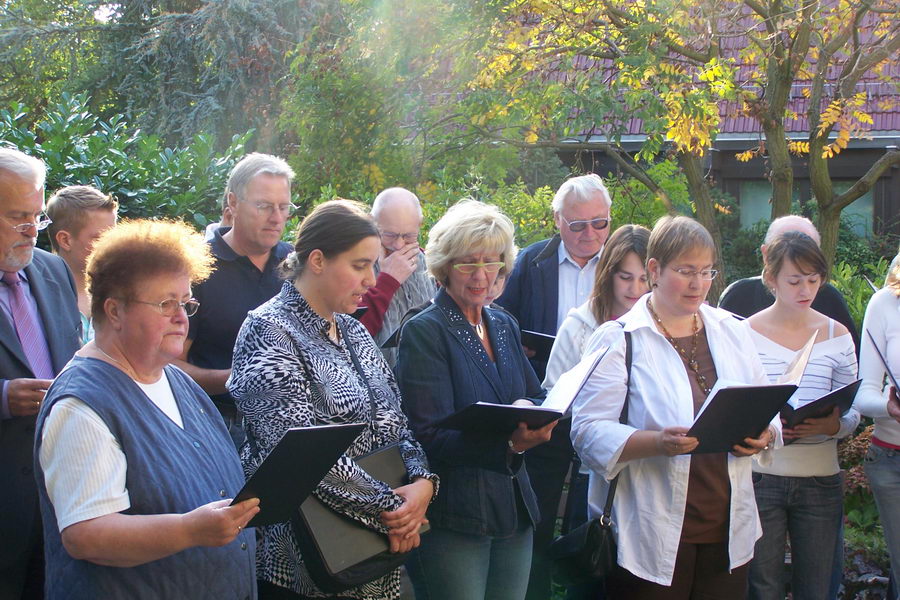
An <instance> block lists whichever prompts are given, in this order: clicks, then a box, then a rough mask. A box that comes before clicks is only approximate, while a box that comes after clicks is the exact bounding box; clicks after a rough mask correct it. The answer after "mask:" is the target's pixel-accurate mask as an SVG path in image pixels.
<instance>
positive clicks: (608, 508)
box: [561, 322, 631, 535]
mask: <svg viewBox="0 0 900 600" xmlns="http://www.w3.org/2000/svg"><path fill="white" fill-rule="evenodd" d="M620 325H622V326H623V327H624V326H625V325H624V324H623V323H621V322H620ZM625 372H626V373H627V382H628V383H627V384H626V388H625V405H624V406H623V407H622V414H621V415H619V423H625V422H627V421H628V396H629V395H630V394H631V332H630V331H626V332H625ZM580 468H581V459H579V458H578V455H577V454H576V455H575V458H574V459H573V460H572V472H571V474H570V476H569V494H568V496H567V497H566V507H565V509H564V510H563V526H562V530H561V533H562V535H565V534H567V533H569V531H570V530H571V527H572V519H573V518H574V515H573V514H572V511H573V510H574V509H573V507H572V504H573V502H572V493H571V490H572V483H573V482H574V481H575V478H576V477H577V476H578V472H579V469H580ZM618 481H619V476H618V475H616V477H615V478H614V479H613V480H612V481H611V482H610V484H609V492H608V493H607V495H606V505H605V506H604V508H603V520H604V522H605V523H608V522H609V518H610V514H611V512H612V503H613V497H614V496H615V495H616V484H617V482H618Z"/></svg>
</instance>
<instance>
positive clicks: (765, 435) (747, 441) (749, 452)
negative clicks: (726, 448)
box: [731, 425, 778, 456]
mask: <svg viewBox="0 0 900 600" xmlns="http://www.w3.org/2000/svg"><path fill="white" fill-rule="evenodd" d="M777 436H778V434H777V433H775V430H774V429H773V427H772V426H771V425H770V426H769V427H767V428H766V430H765V431H763V432H762V433H761V434H759V437H758V438H751V437H746V438H744V441H743V443H740V444H735V445H734V447H732V449H731V453H732V454H734V455H735V456H753V455H754V454H759V453H760V452H762V451H763V450H768V449H769V448H770V447H771V446H772V443H773V442H774V441H775V438H776V437H777Z"/></svg>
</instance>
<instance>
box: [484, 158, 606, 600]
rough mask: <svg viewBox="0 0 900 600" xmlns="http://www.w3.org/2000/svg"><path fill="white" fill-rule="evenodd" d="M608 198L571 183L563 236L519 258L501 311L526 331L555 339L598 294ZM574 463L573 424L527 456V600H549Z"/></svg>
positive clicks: (591, 180) (601, 189)
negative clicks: (552, 549)
mask: <svg viewBox="0 0 900 600" xmlns="http://www.w3.org/2000/svg"><path fill="white" fill-rule="evenodd" d="M611 204H612V200H611V199H610V196H609V192H608V191H607V189H606V186H605V185H603V180H602V179H600V177H599V176H598V175H594V174H590V175H582V176H580V177H572V178H571V179H569V180H567V181H566V182H564V183H563V184H562V185H561V186H560V188H559V190H557V192H556V195H555V196H554V197H553V220H554V222H555V223H556V227H557V229H558V230H559V233H558V234H557V235H554V236H553V237H552V238H550V239H548V240H542V241H540V242H536V243H534V244H532V245H530V246H528V247H527V248H525V249H524V250H522V252H521V253H519V256H518V258H517V259H516V265H515V268H514V269H513V271H512V274H510V276H509V280H508V282H507V284H506V291H505V292H504V293H503V295H502V296H500V298H499V299H498V300H497V304H499V305H500V306H502V307H503V308H505V309H506V310H508V311H509V312H511V313H512V314H513V315H514V316H515V317H516V318H517V319H518V320H519V325H520V326H521V328H522V330H523V331H536V332H538V333H544V334H549V335H556V332H557V330H558V329H559V326H560V325H562V322H563V321H564V320H565V318H566V315H568V314H569V311H570V310H572V309H576V308H578V307H579V306H581V305H582V304H584V302H586V301H587V299H588V297H589V296H590V294H591V291H592V289H593V286H594V273H595V270H596V267H597V262H598V260H599V258H600V251H601V250H602V249H603V244H605V243H606V238H607V237H608V235H609V230H610V219H609V211H610V207H611ZM525 350H526V353H527V354H529V355H530V356H532V358H531V364H532V366H534V370H535V372H536V373H537V375H538V378H539V379H541V380H543V379H544V375H545V372H546V369H547V362H546V360H547V357H546V356H544V357H539V356H535V355H534V351H533V350H531V349H529V348H527V347H526V349H525ZM571 460H572V444H571V442H570V441H569V427H568V423H561V424H560V426H558V427H557V428H556V429H555V430H554V432H553V438H552V440H551V441H550V442H549V443H547V444H543V445H542V446H538V447H537V448H535V449H534V450H532V451H530V452H529V453H528V456H526V459H525V465H526V467H527V468H528V473H529V476H530V477H531V481H532V484H533V487H534V491H535V493H536V494H537V497H538V505H539V507H540V509H541V522H540V523H539V524H538V526H537V528H536V529H535V532H534V558H533V561H532V571H531V580H530V581H529V584H528V598H529V599H538V598H540V599H543V598H549V597H550V565H549V563H548V561H547V558H546V551H547V547H548V546H549V544H550V541H551V540H552V537H553V528H554V525H555V523H556V519H555V516H556V511H557V507H558V505H559V499H560V495H561V494H562V486H563V481H564V480H565V476H566V472H567V470H568V467H569V464H570V462H571Z"/></svg>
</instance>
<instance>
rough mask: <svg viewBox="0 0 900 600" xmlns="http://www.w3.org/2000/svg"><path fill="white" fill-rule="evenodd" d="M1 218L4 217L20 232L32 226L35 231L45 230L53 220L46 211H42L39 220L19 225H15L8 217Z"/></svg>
mask: <svg viewBox="0 0 900 600" xmlns="http://www.w3.org/2000/svg"><path fill="white" fill-rule="evenodd" d="M0 219H3V220H4V221H6V222H7V223H9V226H10V227H12V228H13V229H14V230H15V231H17V232H18V233H25V232H26V231H28V230H29V229H31V228H32V227H34V230H35V231H43V230H45V229H47V227H49V226H50V223H52V222H53V221H51V220H50V218H49V217H48V216H47V215H45V214H44V213H41V214H39V215H38V216H37V221H27V222H25V223H19V224H18V225H13V224H12V221H10V220H9V219H7V218H6V217H0Z"/></svg>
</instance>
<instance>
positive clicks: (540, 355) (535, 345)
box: [522, 329, 556, 362]
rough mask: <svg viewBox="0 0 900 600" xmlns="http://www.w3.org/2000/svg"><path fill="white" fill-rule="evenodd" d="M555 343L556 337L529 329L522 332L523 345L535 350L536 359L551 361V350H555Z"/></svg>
mask: <svg viewBox="0 0 900 600" xmlns="http://www.w3.org/2000/svg"><path fill="white" fill-rule="evenodd" d="M555 341H556V336H555V335H550V334H547V333H541V332H539V331H531V330H529V329H523V330H522V345H523V346H525V347H526V348H530V349H532V350H534V352H535V355H534V358H535V359H537V360H542V361H544V362H547V361H548V360H549V359H550V350H552V349H553V342H555Z"/></svg>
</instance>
